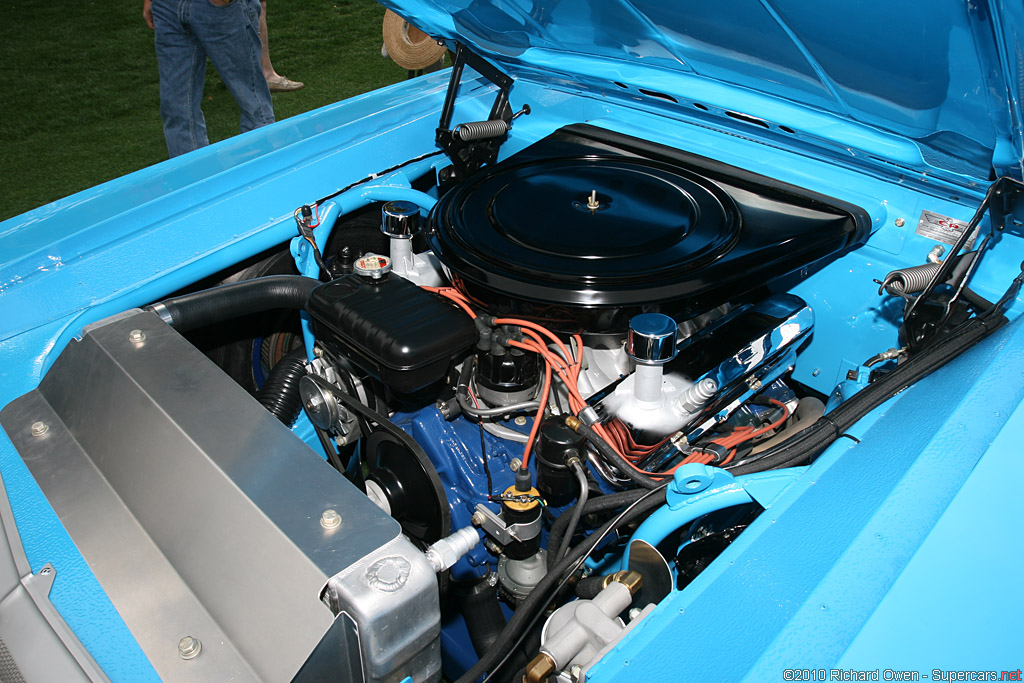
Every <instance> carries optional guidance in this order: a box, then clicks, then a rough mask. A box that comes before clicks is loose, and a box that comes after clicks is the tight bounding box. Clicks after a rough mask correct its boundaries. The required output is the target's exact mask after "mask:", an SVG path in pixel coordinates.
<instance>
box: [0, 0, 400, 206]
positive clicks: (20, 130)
mask: <svg viewBox="0 0 1024 683" xmlns="http://www.w3.org/2000/svg"><path fill="white" fill-rule="evenodd" d="M267 14H268V19H269V22H270V54H271V57H272V59H273V62H274V67H275V68H276V69H277V71H278V73H280V74H283V75H285V76H287V77H289V78H291V79H293V80H299V81H303V82H305V84H306V87H305V89H303V90H299V91H297V92H291V93H275V94H274V112H275V114H276V116H277V119H278V120H281V119H284V118H287V117H289V116H295V115H296V114H300V113H302V112H306V111H309V110H311V109H315V108H317V107H321V106H324V105H326V104H330V103H332V102H336V101H338V100H341V99H344V98H346V97H351V96H353V95H357V94H359V93H363V92H366V91H368V90H373V89H375V88H379V87H382V86H384V85H388V84H390V83H395V82H397V81H399V80H402V79H403V78H405V76H406V71H405V70H404V69H402V68H401V67H399V66H398V65H396V64H394V63H392V62H391V61H390V60H387V59H384V58H382V57H381V56H380V46H381V21H382V20H383V17H384V8H383V7H381V6H380V5H378V4H376V3H375V2H373V1H372V0H333V1H332V0H302V1H301V2H294V1H288V0H270V4H269V10H268V13H267ZM0 60H2V62H0V63H2V64H3V65H4V69H3V71H4V73H5V74H6V76H7V79H8V81H7V83H8V84H7V87H6V88H4V90H3V93H2V94H0V220H3V219H6V218H10V217H11V216H15V215H17V214H19V213H22V212H24V211H27V210H29V209H32V208H35V207H37V206H40V205H42V204H46V203H48V202H51V201H53V200H55V199H59V198H61V197H64V196H67V195H69V194H72V193H74V192H78V191H80V190H84V189H86V188H88V187H92V186H93V185H97V184H99V183H102V182H105V181H107V180H110V179H111V178H116V177H118V176H121V175H124V174H125V173H129V172H131V171H135V170H138V169H140V168H144V167H146V166H149V165H151V164H155V163H157V162H159V161H163V160H164V159H166V158H167V149H166V147H165V145H164V137H163V130H162V127H161V122H160V103H159V93H160V86H159V82H158V79H157V70H156V55H155V54H154V51H153V33H152V31H150V30H149V28H147V27H146V25H145V23H143V20H142V1H141V0H137V1H135V0H125V1H124V2H113V1H111V0H103V1H99V0H77V1H72V0H49V1H43V0H20V1H19V2H14V1H13V0H0ZM203 110H204V112H205V114H206V123H207V129H208V132H209V136H210V140H211V142H215V141H217V140H222V139H224V138H226V137H230V136H231V135H234V134H236V133H237V132H238V108H237V106H236V105H235V103H234V100H233V99H232V98H231V95H230V94H229V93H228V91H227V89H226V88H225V87H224V84H223V83H221V81H220V79H219V78H218V77H217V75H216V72H215V71H214V70H213V69H212V68H209V69H208V71H207V79H206V91H205V94H204V105H203Z"/></svg>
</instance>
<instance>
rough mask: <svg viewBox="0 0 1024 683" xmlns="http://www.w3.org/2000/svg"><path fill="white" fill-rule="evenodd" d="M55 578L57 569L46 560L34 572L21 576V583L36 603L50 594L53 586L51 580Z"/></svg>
mask: <svg viewBox="0 0 1024 683" xmlns="http://www.w3.org/2000/svg"><path fill="white" fill-rule="evenodd" d="M56 578H57V570H56V569H54V567H53V565H52V564H50V563H49V562H47V563H46V564H44V565H43V566H42V567H41V568H40V569H39V571H38V572H36V573H35V574H29V575H28V576H26V577H24V578H22V580H21V584H22V585H23V586H25V590H27V591H28V592H29V595H31V596H32V599H33V600H35V601H36V602H37V603H38V602H39V601H40V600H46V599H48V598H49V596H50V589H51V588H53V581H54V579H56Z"/></svg>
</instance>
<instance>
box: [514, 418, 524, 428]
mask: <svg viewBox="0 0 1024 683" xmlns="http://www.w3.org/2000/svg"><path fill="white" fill-rule="evenodd" d="M515 423H516V424H517V425H519V426H520V427H522V426H523V425H525V424H526V416H525V415H520V416H519V417H517V418H516V419H515Z"/></svg>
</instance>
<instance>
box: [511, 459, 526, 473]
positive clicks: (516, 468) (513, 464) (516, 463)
mask: <svg viewBox="0 0 1024 683" xmlns="http://www.w3.org/2000/svg"><path fill="white" fill-rule="evenodd" d="M522 466H523V461H522V460H520V459H519V458H512V462H510V463H509V464H508V468H509V469H510V470H512V471H513V472H518V471H519V468H520V467H522Z"/></svg>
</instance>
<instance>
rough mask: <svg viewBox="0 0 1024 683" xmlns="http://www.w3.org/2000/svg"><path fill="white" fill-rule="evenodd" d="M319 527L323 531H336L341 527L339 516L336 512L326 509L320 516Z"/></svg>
mask: <svg viewBox="0 0 1024 683" xmlns="http://www.w3.org/2000/svg"><path fill="white" fill-rule="evenodd" d="M320 526H322V527H323V528H325V529H337V528H338V527H339V526H341V515H339V514H338V511H337V510H333V509H330V508H328V509H327V510H324V512H323V514H322V515H320Z"/></svg>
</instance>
